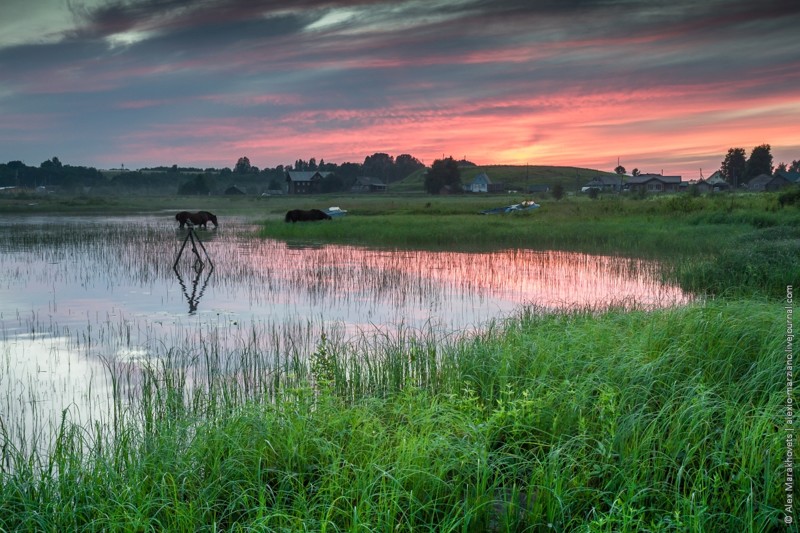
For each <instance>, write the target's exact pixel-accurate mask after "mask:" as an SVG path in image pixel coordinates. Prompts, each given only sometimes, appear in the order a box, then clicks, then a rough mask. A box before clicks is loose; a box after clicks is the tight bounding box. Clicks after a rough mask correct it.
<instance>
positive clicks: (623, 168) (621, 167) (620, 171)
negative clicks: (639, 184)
mask: <svg viewBox="0 0 800 533" xmlns="http://www.w3.org/2000/svg"><path fill="white" fill-rule="evenodd" d="M614 172H616V173H617V174H619V175H620V176H622V175H623V174H625V167H623V166H622V165H618V166H617V168H615V169H614Z"/></svg>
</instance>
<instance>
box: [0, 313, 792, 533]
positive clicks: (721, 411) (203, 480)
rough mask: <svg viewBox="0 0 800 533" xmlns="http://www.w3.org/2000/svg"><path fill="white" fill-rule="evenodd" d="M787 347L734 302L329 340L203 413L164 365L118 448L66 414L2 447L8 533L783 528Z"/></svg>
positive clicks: (212, 394) (123, 429)
mask: <svg viewBox="0 0 800 533" xmlns="http://www.w3.org/2000/svg"><path fill="white" fill-rule="evenodd" d="M784 334H785V311H784V309H783V307H782V306H781V305H776V304H775V303H770V302H757V301H753V300H749V301H730V300H729V301H719V302H716V303H706V304H701V305H695V306H691V307H688V308H681V309H673V310H664V311H656V312H652V313H644V312H630V313H622V312H615V311H611V312H607V313H604V314H602V315H599V316H596V315H592V314H589V313H572V314H562V315H556V316H553V315H550V316H542V315H537V314H535V313H530V312H529V313H526V314H524V315H522V316H520V317H518V318H517V319H515V320H513V321H511V322H509V323H508V324H504V325H503V327H497V328H495V329H494V330H491V331H489V332H488V333H485V334H483V335H481V336H480V337H478V338H473V339H459V340H457V341H454V342H451V343H449V344H448V345H447V347H445V348H438V349H437V348H435V347H434V343H433V342H429V341H430V339H427V340H426V339H424V338H422V339H419V338H418V339H416V340H414V339H409V338H405V339H402V341H397V340H390V339H389V338H388V337H387V338H386V339H385V340H384V341H382V342H377V343H375V342H373V343H369V344H365V343H358V342H355V343H352V342H351V343H344V342H343V343H340V342H334V341H331V340H321V341H320V344H319V346H318V348H317V351H316V352H315V353H314V354H305V355H308V356H309V357H308V361H309V363H308V364H307V365H306V364H295V365H288V366H286V367H285V368H284V370H283V371H282V372H278V371H277V370H276V369H267V368H265V366H264V361H260V362H259V360H258V355H257V354H250V356H249V357H248V358H246V359H247V360H248V361H250V362H249V363H247V365H246V368H244V369H239V371H237V372H236V373H233V374H231V373H230V371H228V372H216V371H209V374H208V376H207V389H206V393H204V394H202V395H194V396H191V398H192V399H191V400H189V399H187V398H189V397H190V396H189V395H187V394H186V392H187V391H186V390H185V388H186V387H188V385H187V381H186V379H185V375H184V374H182V370H181V369H180V368H170V367H169V366H168V365H162V366H160V367H158V368H154V369H153V370H152V372H151V373H150V374H149V375H148V376H147V378H146V379H144V381H143V383H142V385H141V395H142V399H141V401H140V403H139V404H137V405H135V406H133V407H131V408H130V409H120V411H119V419H118V420H117V423H116V426H115V427H114V428H113V429H112V430H109V433H106V432H105V430H103V429H102V428H100V427H97V428H84V427H80V426H73V425H72V424H71V423H70V414H69V412H65V416H64V422H63V424H62V427H61V429H60V435H59V439H58V443H57V446H56V448H55V450H54V451H53V453H52V454H51V455H50V456H49V457H48V456H46V455H44V454H29V455H18V454H16V453H15V451H14V450H12V449H8V448H4V449H3V457H2V459H3V470H2V474H0V481H1V483H0V507H2V509H3V513H2V514H0V529H3V530H9V531H17V530H46V531H66V530H73V531H74V530H84V531H88V530H92V531H101V530H103V531H132V530H140V531H147V530H173V531H185V530H193V531H218V530H230V531H244V530H251V529H256V530H269V531H298V530H308V531H359V530H365V531H412V530H413V531H553V530H555V531H573V530H586V531H645V530H651V531H652V530H662V531H672V530H676V531H703V530H705V531H767V530H771V529H774V528H776V527H778V525H779V520H780V519H781V516H782V515H781V508H782V506H783V503H784V502H783V497H784V495H783V492H782V483H783V470H782V461H783V457H784V453H785V449H784V440H783V434H782V432H781V430H780V429H779V428H780V427H782V418H781V415H780V413H781V409H782V406H783V404H784V402H785V398H786V397H785V383H784V371H785V367H784V363H785V357H784V356H783V347H784V342H785V335H784ZM205 348H206V351H207V353H212V354H213V349H214V347H213V346H206V347H205ZM244 359H245V358H242V360H244ZM162 360H163V359H162ZM229 370H230V369H229ZM245 371H247V372H245ZM248 372H249V373H248ZM245 374H247V375H249V376H251V378H252V377H253V376H254V375H257V376H258V377H259V379H263V380H264V381H265V382H269V383H270V384H272V385H273V386H275V385H277V386H278V388H277V393H276V394H275V395H274V396H272V397H271V398H267V397H265V396H264V395H263V393H262V392H255V391H256V390H257V389H258V388H255V389H253V391H254V392H251V393H250V394H248V392H247V388H246V387H245V388H242V387H241V383H240V384H239V385H238V386H237V385H236V384H235V383H233V382H235V381H236V379H233V382H232V378H236V376H244V375H245ZM234 390H235V391H237V392H236V393H232V391H234ZM10 472H11V473H10Z"/></svg>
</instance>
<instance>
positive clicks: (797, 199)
mask: <svg viewBox="0 0 800 533" xmlns="http://www.w3.org/2000/svg"><path fill="white" fill-rule="evenodd" d="M778 203H779V204H781V207H786V206H787V205H797V204H800V187H792V188H791V189H789V190H786V191H783V192H782V193H780V194H779V195H778Z"/></svg>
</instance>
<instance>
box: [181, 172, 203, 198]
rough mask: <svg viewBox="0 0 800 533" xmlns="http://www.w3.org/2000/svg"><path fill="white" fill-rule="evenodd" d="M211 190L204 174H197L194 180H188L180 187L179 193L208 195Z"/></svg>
mask: <svg viewBox="0 0 800 533" xmlns="http://www.w3.org/2000/svg"><path fill="white" fill-rule="evenodd" d="M209 192H211V189H210V188H209V187H208V183H207V181H206V177H205V176H204V175H202V174H197V175H196V176H195V177H194V179H193V180H192V181H187V182H186V183H184V184H183V185H181V186H180V187H179V188H178V194H188V195H197V196H208V194H209Z"/></svg>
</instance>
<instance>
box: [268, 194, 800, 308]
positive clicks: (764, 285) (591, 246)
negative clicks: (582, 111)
mask: <svg viewBox="0 0 800 533" xmlns="http://www.w3.org/2000/svg"><path fill="white" fill-rule="evenodd" d="M516 201H519V198H514V197H486V196H477V195H469V196H465V197H461V198H451V197H447V198H436V199H431V198H430V197H424V198H399V197H388V198H365V199H356V200H353V201H352V204H347V203H345V202H344V200H343V201H342V202H341V203H342V204H343V206H344V207H345V208H347V209H349V213H348V215H347V216H346V217H345V218H342V219H337V220H334V221H332V222H330V223H327V222H326V223H321V224H313V223H305V224H286V223H284V222H283V221H282V219H281V218H280V217H275V216H272V217H270V218H268V219H266V220H265V221H264V223H263V227H262V230H261V233H260V234H261V236H264V237H272V238H278V239H283V240H287V241H298V242H341V243H350V244H364V245H374V246H400V247H421V248H457V249H465V250H469V249H485V248H507V247H512V248H533V249H559V250H571V251H582V252H589V253H601V254H622V255H629V256H635V257H650V258H657V259H661V260H663V261H664V264H665V265H666V267H667V268H666V271H665V275H666V276H667V277H668V278H669V279H671V280H673V281H676V282H678V283H680V284H681V286H682V287H683V288H684V289H686V290H690V291H693V292H697V293H709V294H713V295H724V294H729V295H736V296H742V295H749V294H757V295H761V296H763V295H766V296H768V297H775V298H780V297H781V295H782V294H783V292H785V288H786V284H789V283H792V281H795V282H797V281H798V280H800V210H798V209H797V207H787V208H780V207H779V204H778V200H777V196H776V195H773V194H758V195H756V194H751V195H716V196H707V197H694V196H690V195H688V194H687V195H668V196H662V197H652V198H647V199H633V198H627V197H619V196H608V197H604V198H601V199H599V200H590V199H588V198H569V199H566V200H562V201H555V200H550V201H543V202H542V207H541V208H540V209H537V210H534V211H529V212H524V213H513V214H507V215H479V214H477V213H478V212H479V211H480V210H481V209H485V208H487V207H491V205H503V204H504V203H512V202H516ZM314 202H316V203H319V202H320V200H310V201H308V204H307V205H308V206H313V205H314Z"/></svg>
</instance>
